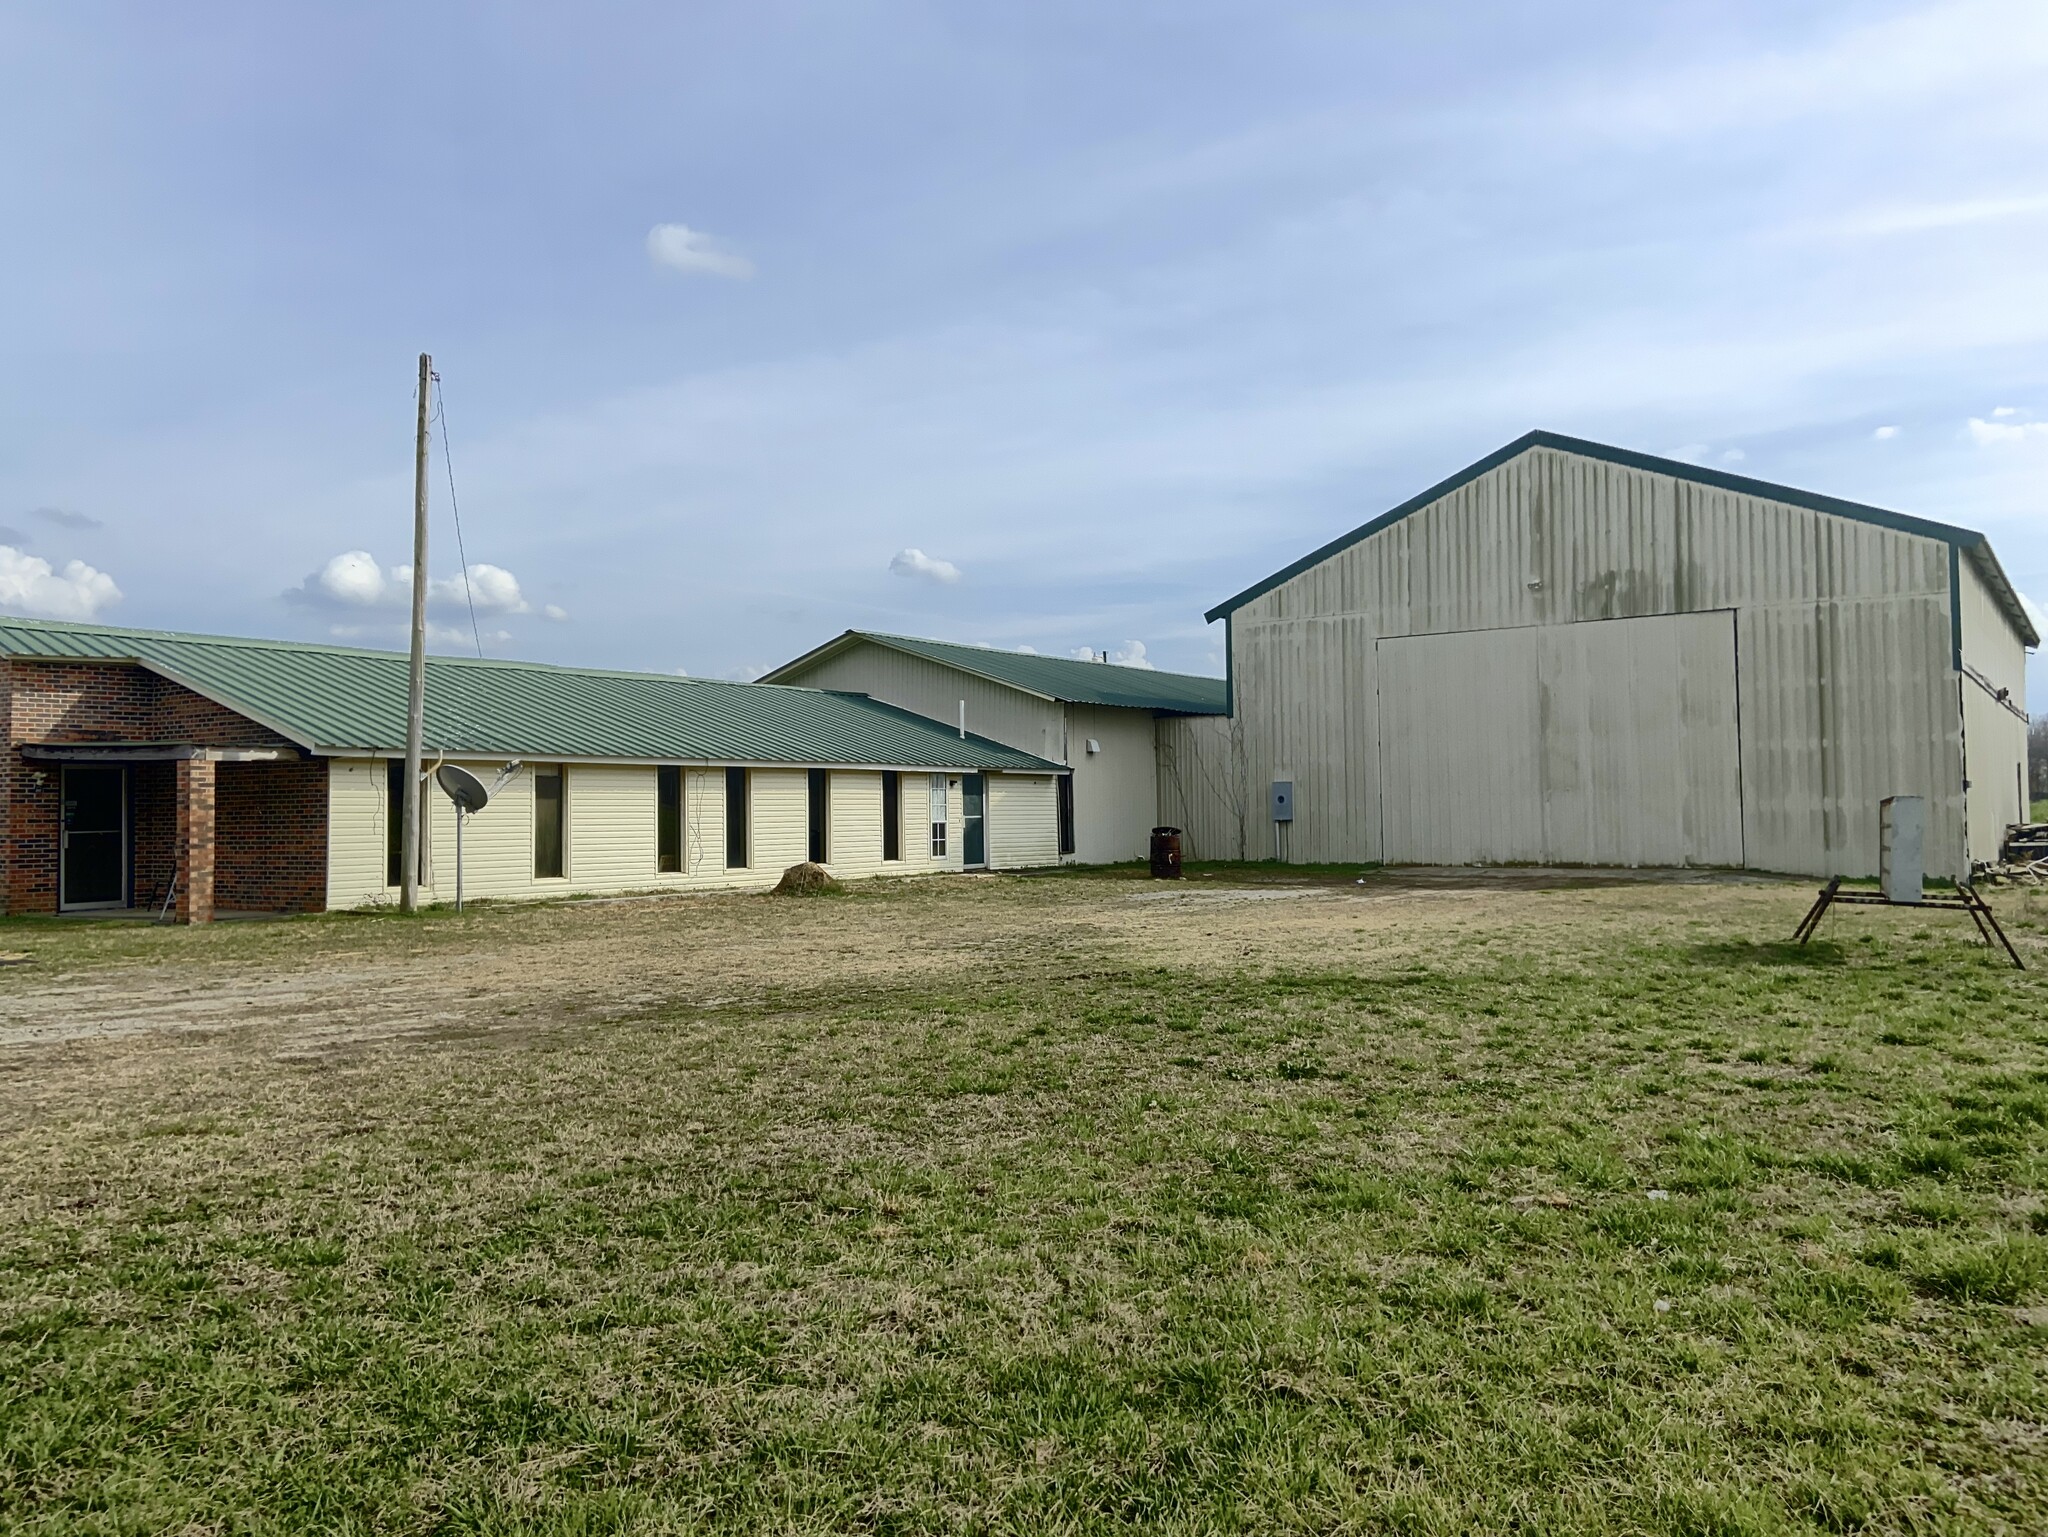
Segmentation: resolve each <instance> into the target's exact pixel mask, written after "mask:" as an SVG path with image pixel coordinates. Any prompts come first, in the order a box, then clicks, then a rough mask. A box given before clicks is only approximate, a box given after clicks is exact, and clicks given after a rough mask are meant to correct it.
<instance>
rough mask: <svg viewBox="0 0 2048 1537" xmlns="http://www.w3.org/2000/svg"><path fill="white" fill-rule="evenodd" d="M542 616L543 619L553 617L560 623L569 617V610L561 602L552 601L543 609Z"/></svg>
mask: <svg viewBox="0 0 2048 1537" xmlns="http://www.w3.org/2000/svg"><path fill="white" fill-rule="evenodd" d="M540 616H541V618H543V619H551V620H553V621H554V622H555V623H556V624H560V623H562V621H563V620H565V619H567V618H568V617H569V611H568V610H567V609H566V608H564V607H562V605H561V604H559V603H550V604H548V605H546V606H545V607H544V608H542V609H541V611H540Z"/></svg>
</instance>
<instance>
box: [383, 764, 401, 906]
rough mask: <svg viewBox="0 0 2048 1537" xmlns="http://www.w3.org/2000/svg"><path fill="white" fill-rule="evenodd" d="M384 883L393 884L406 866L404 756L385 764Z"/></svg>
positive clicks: (399, 878) (396, 883) (395, 883)
mask: <svg viewBox="0 0 2048 1537" xmlns="http://www.w3.org/2000/svg"><path fill="white" fill-rule="evenodd" d="M384 788H385V790H386V792H387V793H386V795H385V811H384V884H385V885H387V886H396V885H398V884H399V882H400V881H401V880H402V879H403V878H404V877H403V876H402V875H401V874H400V872H401V871H403V870H404V869H405V760H404V759H403V758H393V759H392V760H391V761H390V762H389V763H387V764H386V765H385V766H384Z"/></svg>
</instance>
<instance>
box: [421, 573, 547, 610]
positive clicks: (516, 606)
mask: <svg viewBox="0 0 2048 1537" xmlns="http://www.w3.org/2000/svg"><path fill="white" fill-rule="evenodd" d="M411 577H412V573H411V572H410V571H408V572H406V579H407V580H408V581H409V580H411ZM468 578H469V580H468V583H467V586H468V589H469V590H468V594H467V597H468V601H469V603H473V604H474V605H475V606H476V611H477V612H478V613H479V614H526V613H531V612H532V611H533V605H532V604H531V603H528V602H527V601H526V594H525V593H523V592H521V591H520V590H519V578H518V577H516V576H514V575H513V574H512V573H511V572H509V571H507V570H506V569H505V568H504V567H503V566H493V565H491V564H489V563H488V562H486V561H474V562H472V563H471V565H470V567H469V571H468ZM464 585H465V584H464V581H463V573H461V572H457V573H456V574H455V575H454V576H452V577H449V578H448V579H447V580H446V581H440V582H434V581H430V582H428V583H427V601H428V602H430V603H432V602H434V601H436V600H439V601H440V602H441V603H443V604H445V605H448V606H449V607H454V606H455V605H457V604H462V605H463V606H464V607H465V608H467V607H468V604H465V603H464V601H463V600H464V596H465V594H464V592H463V588H464Z"/></svg>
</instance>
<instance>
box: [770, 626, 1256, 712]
mask: <svg viewBox="0 0 2048 1537" xmlns="http://www.w3.org/2000/svg"><path fill="white" fill-rule="evenodd" d="M862 641H867V642H870V643H871V644H874V645H877V646H886V647H888V648H889V649H890V650H892V651H901V652H905V653H907V654H909V655H911V656H919V657H923V658H924V659H925V660H926V661H931V662H938V663H940V664H941V665H942V666H946V667H955V668H958V669H959V670H960V671H961V672H966V673H972V674H973V675H974V676H976V677H978V678H985V679H987V680H988V681H989V682H991V683H1000V684H1003V685H1004V686H1006V687H1009V688H1014V689H1021V690H1022V691H1023V692H1025V693H1027V694H1036V695H1037V696H1038V697H1039V698H1041V699H1056V700H1059V701H1060V702H1061V703H1064V704H1096V705H1112V706H1116V707H1117V708H1120V709H1126V710H1154V711H1160V712H1163V713H1165V714H1169V715H1227V714H1229V713H1230V697H1229V689H1228V686H1227V684H1226V683H1225V681H1224V680H1223V679H1222V678H1203V677H1198V676H1196V675H1195V674H1193V673H1184V672H1159V671H1157V670H1155V669H1153V668H1149V667H1121V666H1118V665H1117V664H1115V663H1113V662H1083V661H1078V660H1075V659H1073V658H1071V657H1063V656H1036V655H1033V654H1032V653H1030V652H1025V651H998V650H996V649H995V648H994V647H992V646H966V645H961V644H960V643H959V642H957V641H950V640H925V639H922V638H920V637H918V636H915V635H887V634H883V633H882V632H880V631H877V630H848V631H846V632H845V633H844V634H841V635H836V636H834V637H833V638H832V639H831V640H828V641H827V642H825V644H824V645H822V646H819V647H817V648H815V649H814V650H811V651H807V652H805V653H804V654H803V655H802V656H800V657H798V658H797V659H796V660H795V661H792V662H785V663H783V665H782V666H780V667H778V668H776V669H775V670H774V671H773V672H771V673H769V674H768V675H767V677H766V678H765V679H764V680H763V681H775V680H778V679H781V678H784V677H788V676H790V675H791V674H793V673H799V672H802V671H804V670H805V669H806V668H809V667H811V666H813V665H815V664H816V663H818V662H821V661H823V660H824V659H825V658H827V657H829V656H836V655H837V654H838V653H840V652H841V651H844V650H847V649H848V648H850V647H852V646H856V645H859V644H860V643H861V642H862Z"/></svg>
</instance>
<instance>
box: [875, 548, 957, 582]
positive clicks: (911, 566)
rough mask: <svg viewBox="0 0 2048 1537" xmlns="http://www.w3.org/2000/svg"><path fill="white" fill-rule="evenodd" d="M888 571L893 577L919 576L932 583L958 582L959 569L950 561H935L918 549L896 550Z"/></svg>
mask: <svg viewBox="0 0 2048 1537" xmlns="http://www.w3.org/2000/svg"><path fill="white" fill-rule="evenodd" d="M889 570H890V572H891V574H893V575H895V576H921V577H923V578H925V579H926V580H927V581H932V582H957V581H959V580H960V568H959V567H958V566H956V565H954V564H953V563H952V562H951V561H950V560H936V559H934V558H933V557H932V556H930V555H927V554H925V552H924V551H923V550H918V549H908V550H898V551H897V552H896V556H895V558H894V559H893V560H891V561H890V562H889Z"/></svg>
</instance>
